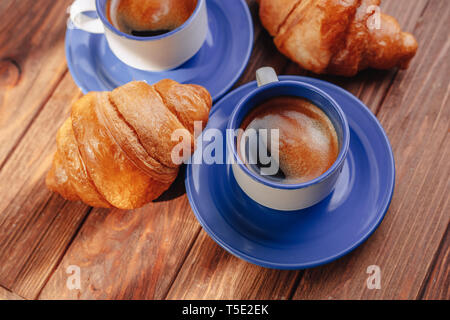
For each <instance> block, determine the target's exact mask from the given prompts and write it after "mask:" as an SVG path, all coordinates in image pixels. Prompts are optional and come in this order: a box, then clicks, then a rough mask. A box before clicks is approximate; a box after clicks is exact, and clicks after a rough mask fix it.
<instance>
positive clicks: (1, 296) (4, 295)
mask: <svg viewBox="0 0 450 320" xmlns="http://www.w3.org/2000/svg"><path fill="white" fill-rule="evenodd" d="M0 300H23V298H22V297H20V296H18V295H17V294H14V293H12V292H11V291H9V290H7V289H5V288H3V287H0Z"/></svg>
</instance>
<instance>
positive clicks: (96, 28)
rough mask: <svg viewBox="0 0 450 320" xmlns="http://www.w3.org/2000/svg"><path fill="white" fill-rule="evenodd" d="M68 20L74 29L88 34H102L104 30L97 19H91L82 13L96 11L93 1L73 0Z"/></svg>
mask: <svg viewBox="0 0 450 320" xmlns="http://www.w3.org/2000/svg"><path fill="white" fill-rule="evenodd" d="M68 11H69V12H70V20H71V21H72V23H73V24H74V25H75V27H76V28H78V29H81V30H83V31H87V32H90V33H104V32H105V29H104V27H103V24H102V22H101V20H100V19H99V18H91V17H89V16H87V15H85V14H83V13H84V12H88V11H97V8H96V5H95V0H75V1H74V2H73V3H72V5H71V6H70V7H69V9H68Z"/></svg>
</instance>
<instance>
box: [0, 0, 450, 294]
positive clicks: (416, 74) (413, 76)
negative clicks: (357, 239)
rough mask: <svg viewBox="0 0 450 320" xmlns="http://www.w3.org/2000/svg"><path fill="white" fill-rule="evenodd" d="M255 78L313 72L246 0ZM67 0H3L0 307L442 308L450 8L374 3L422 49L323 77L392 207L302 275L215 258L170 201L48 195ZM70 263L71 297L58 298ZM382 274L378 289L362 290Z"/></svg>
mask: <svg viewBox="0 0 450 320" xmlns="http://www.w3.org/2000/svg"><path fill="white" fill-rule="evenodd" d="M248 3H249V6H250V8H251V11H252V14H253V19H254V25H255V48H254V51H253V54H252V57H251V61H250V64H249V65H248V67H247V69H246V72H245V73H244V75H243V76H242V78H241V79H240V80H239V82H238V83H237V84H236V86H239V85H242V84H244V83H246V82H248V81H251V80H253V79H254V73H255V70H256V69H257V68H258V67H261V66H273V67H274V68H275V69H276V70H277V72H278V73H279V74H300V75H305V74H306V75H309V76H314V75H312V74H310V73H307V72H305V71H303V70H301V69H300V68H299V67H297V66H296V65H294V64H293V63H291V62H289V61H288V60H287V59H285V58H284V57H283V56H282V55H281V54H279V53H278V52H277V50H276V48H275V47H274V45H273V42H272V39H271V38H270V37H269V35H268V34H267V32H266V31H264V30H263V29H262V28H261V25H260V22H259V20H258V17H257V10H258V7H257V5H256V2H255V1H250V0H249V1H248ZM69 4H70V0H58V1H54V0H39V1H33V0H2V1H0V181H1V186H0V199H1V200H0V286H1V287H0V299H1V298H5V299H21V298H25V299H63V298H69V299H186V298H191V299H449V298H450V294H449V228H448V226H449V218H450V208H449V194H450V179H449V176H450V163H449V158H450V139H449V116H450V105H449V92H450V90H449V82H450V81H449V80H450V64H449V61H450V55H449V46H450V38H449V30H450V22H449V21H450V3H449V1H448V0H417V1H410V0H385V1H384V3H383V10H384V11H385V12H387V13H389V14H391V15H393V16H395V17H396V18H397V19H398V20H399V22H400V24H401V25H402V27H403V28H404V29H405V30H407V31H410V32H413V33H414V34H415V36H416V37H417V39H418V41H419V43H420V50H419V52H418V54H417V56H416V58H415V59H414V60H413V62H412V64H411V67H410V68H409V70H407V71H400V72H398V71H395V70H392V71H374V70H370V71H365V72H362V73H361V74H360V75H358V76H357V77H355V78H351V79H344V78H339V77H321V78H323V79H325V80H328V81H331V82H334V83H336V84H338V85H339V86H341V87H343V88H345V89H347V90H349V91H351V92H352V93H353V94H355V95H356V96H358V97H359V98H360V99H361V100H362V101H364V103H366V104H367V106H369V108H370V109H371V110H372V111H373V112H374V113H375V114H376V115H377V117H378V119H379V120H380V121H381V123H382V124H383V126H384V128H385V129H386V132H387V134H388V136H389V138H390V141H391V143H392V146H393V150H394V153H395V159H396V166H397V176H396V181H397V183H396V189H395V194H394V198H393V200H392V204H391V207H390V209H389V211H388V213H387V215H386V218H385V219H384V221H383V223H382V224H381V226H380V227H379V228H378V230H377V231H376V232H375V234H374V235H373V236H372V237H371V238H370V239H369V240H368V241H367V242H366V243H364V244H363V245H362V246H360V247H359V248H358V249H357V250H355V251H353V252H352V253H351V254H349V255H347V256H346V257H344V258H342V259H339V260H338V261H335V262H333V263H331V264H329V265H326V266H322V267H319V268H315V269H311V270H304V271H277V270H269V269H264V268H261V267H257V266H254V265H252V264H249V263H247V262H244V261H242V260H239V259H237V258H235V257H234V256H232V255H230V254H228V253H227V252H226V251H224V250H223V249H221V248H220V247H219V246H218V245H217V244H216V243H215V242H214V241H213V240H211V239H210V238H209V236H208V235H207V234H206V233H205V232H204V231H203V230H202V228H201V227H200V225H199V223H198V222H197V220H196V219H195V216H194V214H193V213H192V211H191V208H190V206H189V203H188V200H187V197H186V194H185V190H184V185H183V177H180V178H179V179H178V180H177V182H176V183H175V185H174V186H173V187H172V189H171V190H170V192H169V195H170V196H169V197H167V198H173V197H175V199H174V200H170V201H169V200H167V201H160V202H157V203H152V204H149V205H147V206H146V207H144V208H142V209H140V210H135V211H133V212H124V211H119V210H102V209H92V208H90V207H87V206H86V205H83V204H81V203H71V202H67V201H64V199H62V198H61V197H59V196H58V195H56V194H52V193H51V192H49V191H48V190H47V189H46V187H45V184H44V177H45V174H46V172H47V170H48V169H49V167H50V163H51V160H52V156H53V152H54V151H55V148H56V147H55V134H56V131H57V129H58V127H59V126H60V125H61V124H62V123H63V121H64V120H65V119H66V118H67V117H68V115H69V110H70V105H71V103H72V102H73V101H74V100H76V99H78V98H79V97H80V96H81V92H80V90H79V89H78V88H77V86H76V85H75V83H74V81H73V80H72V78H71V75H70V73H69V72H68V69H67V64H66V60H65V56H64V33H65V28H66V21H67V16H66V8H67V7H68V5H69ZM71 265H76V266H79V267H80V269H81V290H69V289H68V287H67V286H66V282H67V279H68V277H69V276H70V274H68V273H67V271H68V270H67V268H68V267H69V266H71ZM370 265H378V266H380V269H381V289H379V290H369V289H368V288H367V286H366V280H367V278H368V276H369V275H368V274H367V273H366V271H367V267H368V266H370Z"/></svg>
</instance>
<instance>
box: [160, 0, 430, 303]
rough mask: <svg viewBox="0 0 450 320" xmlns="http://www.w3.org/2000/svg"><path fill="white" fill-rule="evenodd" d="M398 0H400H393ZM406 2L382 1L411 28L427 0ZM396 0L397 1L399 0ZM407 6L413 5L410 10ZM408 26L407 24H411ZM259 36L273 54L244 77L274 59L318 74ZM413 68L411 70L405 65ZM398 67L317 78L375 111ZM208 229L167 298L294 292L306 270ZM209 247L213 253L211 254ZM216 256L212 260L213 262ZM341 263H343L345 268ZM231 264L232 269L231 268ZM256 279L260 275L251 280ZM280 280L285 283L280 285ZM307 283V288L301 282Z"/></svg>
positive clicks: (279, 65) (292, 69) (281, 66)
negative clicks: (254, 261) (282, 267)
mask: <svg viewBox="0 0 450 320" xmlns="http://www.w3.org/2000/svg"><path fill="white" fill-rule="evenodd" d="M394 2H395V1H394ZM397 2H399V3H401V4H402V5H394V3H393V1H385V2H384V5H383V10H384V12H387V13H389V14H392V15H394V16H395V17H396V18H397V19H398V20H399V22H400V23H401V24H402V25H406V27H405V28H409V30H410V31H412V29H413V27H414V25H415V23H416V22H417V21H418V19H419V17H420V14H421V12H422V11H423V8H425V6H426V3H427V1H417V3H416V5H415V6H408V5H407V2H406V1H404V0H402V1H397ZM397 2H396V3H397ZM405 7H408V8H407V10H405ZM407 30H408V29H407ZM263 37H265V38H267V39H259V40H258V41H259V42H260V43H265V44H264V46H263V48H264V49H263V50H261V51H263V52H265V51H266V49H267V48H269V50H270V52H271V54H267V55H266V54H265V53H262V54H259V55H257V56H258V57H259V56H261V57H262V59H260V60H259V61H258V62H257V63H253V64H251V68H248V69H247V72H246V76H245V77H244V79H246V80H247V81H250V80H254V72H255V71H256V69H257V68H258V67H261V66H264V65H269V66H273V63H274V62H275V63H276V65H275V69H276V70H277V71H279V70H281V72H280V71H279V72H280V74H283V73H286V74H295V75H299V74H300V75H307V76H313V77H318V76H317V75H314V74H312V73H310V72H305V71H304V70H302V69H300V68H299V67H298V66H297V65H295V64H294V63H289V64H288V65H287V66H286V63H285V62H284V60H283V58H278V55H279V53H276V52H275V53H273V52H272V51H273V50H275V51H276V48H275V47H274V46H273V48H272V47H271V45H270V44H268V42H267V41H272V40H271V39H270V37H269V35H268V34H265V35H264V34H263V36H262V37H260V38H263ZM405 72H408V71H405ZM395 75H396V72H395V71H376V70H368V71H364V72H363V73H361V74H360V75H358V76H357V77H353V78H342V77H333V76H319V77H318V78H321V79H324V80H327V81H330V82H333V83H335V84H337V85H339V86H342V87H344V88H345V89H347V90H349V91H351V92H352V93H354V94H355V95H357V96H359V98H360V99H361V100H363V102H364V103H366V104H367V105H368V106H369V107H370V108H371V109H372V110H373V111H376V110H377V108H378V105H379V104H380V103H381V101H383V98H384V96H385V95H386V92H387V91H388V90H389V87H390V85H391V84H392V80H393V78H394V77H395ZM211 241H212V240H210V239H209V238H208V235H207V234H206V233H204V232H202V233H201V234H200V236H199V238H198V239H197V241H196V243H195V245H194V248H193V250H192V251H191V253H190V254H189V255H188V257H187V259H186V262H185V264H184V265H183V267H182V269H181V270H180V274H179V275H178V277H177V278H176V280H175V282H174V284H173V286H172V288H171V290H170V292H169V296H168V298H170V299H183V298H192V299H197V298H201V299H244V298H262V299H264V298H267V299H272V298H273V299H285V298H289V297H290V293H291V291H292V290H293V289H295V287H294V286H296V283H297V282H298V279H299V278H300V277H301V276H302V274H303V272H286V271H279V272H278V271H272V270H271V271H270V272H268V271H267V269H263V268H259V267H256V266H253V265H251V264H248V263H246V262H243V261H240V260H238V259H237V258H234V257H232V256H231V255H230V254H228V253H226V252H225V251H224V250H223V249H221V248H220V247H219V246H217V245H216V246H215V247H214V246H212V248H209V249H208V251H205V250H203V249H202V248H201V247H202V246H205V243H206V244H208V243H209V242H211ZM208 253H209V254H208ZM212 261H213V262H212ZM211 263H214V266H215V270H214V272H213V273H212V272H210V271H209V270H208V267H207V266H209V265H211ZM333 266H334V268H335V269H336V268H339V267H340V266H345V264H341V263H340V262H337V263H334V264H333ZM341 269H342V268H341ZM230 270H232V271H230ZM253 279H256V280H254V281H252V280H253ZM280 280H282V281H283V282H284V283H283V285H280V283H279V282H280ZM302 289H304V288H302Z"/></svg>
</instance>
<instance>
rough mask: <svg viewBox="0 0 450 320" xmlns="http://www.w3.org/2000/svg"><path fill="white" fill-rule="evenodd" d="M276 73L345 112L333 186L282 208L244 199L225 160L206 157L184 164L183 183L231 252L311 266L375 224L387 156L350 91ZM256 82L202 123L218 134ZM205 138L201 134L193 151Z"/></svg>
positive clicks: (348, 247) (203, 220) (285, 265)
mask: <svg viewBox="0 0 450 320" xmlns="http://www.w3.org/2000/svg"><path fill="white" fill-rule="evenodd" d="M279 78H280V81H283V80H293V81H302V82H306V83H308V84H311V85H314V86H317V87H319V88H320V89H322V90H323V91H325V92H326V93H328V94H329V95H330V96H331V97H332V98H334V99H335V101H336V102H337V103H338V104H339V105H340V106H341V108H342V110H343V111H344V113H345V114H346V116H347V119H348V123H349V126H350V149H349V153H348V157H347V159H346V162H345V164H344V167H343V171H342V174H341V176H340V177H339V180H338V182H337V185H336V189H335V191H334V192H333V193H332V194H331V195H330V196H329V197H328V198H326V199H325V200H323V201H322V202H320V203H319V204H317V205H315V206H313V207H310V208H308V209H305V210H300V211H298V212H294V213H292V212H289V213H288V214H286V213H284V212H282V211H276V210H272V209H269V208H266V207H263V206H261V205H259V204H258V203H256V202H254V201H253V200H251V199H250V198H249V197H248V196H247V195H246V194H245V193H244V192H243V191H242V190H241V189H240V188H239V186H238V185H237V183H236V180H235V179H234V176H233V174H232V170H231V168H230V165H227V164H206V163H203V164H191V165H188V166H187V170H186V180H185V182H186V190H187V194H188V197H189V201H190V203H191V206H192V209H193V211H194V213H195V215H196V217H197V219H198V220H199V222H200V224H201V225H202V227H203V228H204V229H205V231H206V232H207V233H208V234H209V235H210V236H211V237H212V238H213V239H214V240H215V241H216V242H217V243H218V244H219V245H220V246H222V247H223V248H224V249H226V250H227V251H229V252H230V253H232V254H234V255H236V256H237V257H239V258H241V259H244V260H246V261H249V262H251V263H254V264H257V265H260V266H264V267H270V268H276V269H303V268H311V267H315V266H318V265H321V264H324V263H328V262H331V261H333V260H335V259H337V258H339V257H342V256H343V255H345V254H347V253H349V252H350V251H352V250H353V249H355V248H356V247H358V246H359V245H360V244H361V243H363V242H364V241H365V240H366V239H367V238H368V237H369V236H370V235H371V234H372V233H373V232H374V231H375V229H376V228H377V227H378V226H379V224H380V223H381V221H382V220H383V217H384V215H385V213H386V211H387V209H388V207H389V204H390V201H391V198H392V194H393V191H394V180H395V166H394V158H393V154H392V150H391V147H390V144H389V140H388V138H387V136H386V134H385V132H384V130H383V128H382V127H381V125H380V123H379V122H378V120H377V119H376V117H375V116H374V115H373V114H372V113H371V112H370V110H369V109H368V108H367V107H366V106H365V105H364V104H363V103H362V102H361V101H359V100H358V99H357V98H355V97H354V96H353V95H351V94H350V93H348V92H347V91H345V90H343V89H341V88H339V87H337V86H335V85H333V84H330V83H327V82H324V81H321V80H317V79H312V78H305V77H297V76H281V77H279ZM255 88H256V83H255V82H252V83H249V84H246V85H244V86H242V87H240V88H238V89H236V90H234V91H233V92H231V93H229V94H228V95H227V96H226V97H224V98H223V99H222V100H221V101H220V102H219V103H218V104H216V105H215V106H214V108H213V110H212V112H211V116H210V121H209V123H208V126H207V127H206V129H216V130H219V131H220V132H221V133H222V136H223V137H225V134H224V132H225V130H226V126H227V122H228V119H229V117H230V114H231V113H232V111H233V109H234V107H235V106H236V105H237V104H238V102H239V101H240V100H241V99H242V98H243V97H244V96H245V95H247V94H248V93H249V92H250V91H252V90H254V89H255ZM205 132H206V131H205ZM210 143H213V141H211V142H203V149H202V148H199V149H198V150H197V151H196V153H197V154H198V153H199V152H202V151H203V150H205V148H208V145H209V144H210ZM225 148H226V147H225V146H224V149H223V150H222V152H225ZM194 158H195V156H194Z"/></svg>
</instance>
